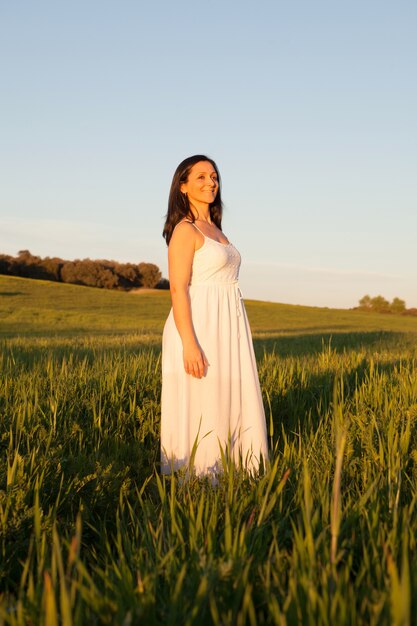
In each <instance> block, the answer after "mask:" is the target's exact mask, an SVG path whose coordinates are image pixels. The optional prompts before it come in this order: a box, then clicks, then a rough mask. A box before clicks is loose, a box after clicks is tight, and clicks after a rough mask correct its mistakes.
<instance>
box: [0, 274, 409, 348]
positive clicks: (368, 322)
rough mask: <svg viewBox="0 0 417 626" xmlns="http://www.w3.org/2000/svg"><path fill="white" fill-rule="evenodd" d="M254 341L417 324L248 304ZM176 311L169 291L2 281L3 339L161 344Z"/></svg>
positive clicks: (357, 313)
mask: <svg viewBox="0 0 417 626" xmlns="http://www.w3.org/2000/svg"><path fill="white" fill-rule="evenodd" d="M245 304H246V309H247V312H248V316H249V320H250V323H251V327H252V331H253V335H254V337H255V338H259V339H273V338H279V337H282V336H288V335H293V334H297V335H317V334H318V335H323V333H325V334H329V333H332V334H335V333H342V334H346V333H358V332H362V333H366V332H380V331H388V332H401V333H402V332H417V319H416V318H411V317H405V316H401V315H381V314H377V313H366V312H361V311H351V310H345V309H328V308H319V307H306V306H297V305H290V304H277V303H271V302H260V301H255V300H246V301H245ZM170 306H171V300H170V295H169V293H168V292H166V291H156V292H153V293H143V294H141V293H127V292H120V291H110V290H105V289H94V288H90V287H83V286H79V285H69V284H62V283H54V282H49V281H42V280H31V279H27V278H16V277H11V276H0V337H1V336H2V337H13V336H16V335H19V336H22V337H28V336H29V337H30V336H32V337H36V336H38V337H39V336H51V335H52V336H61V337H65V336H67V337H68V336H69V337H71V336H74V335H77V336H79V335H91V334H94V335H107V336H108V335H120V334H132V333H133V334H134V335H136V336H137V335H143V336H144V337H148V338H149V339H153V340H155V341H157V340H158V338H159V337H160V335H161V333H162V329H163V325H164V322H165V319H166V317H167V315H168V312H169V309H170Z"/></svg>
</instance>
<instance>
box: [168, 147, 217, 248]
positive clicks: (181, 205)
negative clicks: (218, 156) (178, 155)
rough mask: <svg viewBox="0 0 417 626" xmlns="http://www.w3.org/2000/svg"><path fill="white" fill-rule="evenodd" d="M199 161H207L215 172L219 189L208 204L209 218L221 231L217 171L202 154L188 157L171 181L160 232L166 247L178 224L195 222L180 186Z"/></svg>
mask: <svg viewBox="0 0 417 626" xmlns="http://www.w3.org/2000/svg"><path fill="white" fill-rule="evenodd" d="M200 161H208V162H209V163H211V164H212V166H213V167H214V169H215V170H216V174H217V179H218V182H219V188H218V191H217V195H216V197H215V199H214V202H212V203H211V204H210V218H211V221H212V222H214V223H215V224H216V226H217V228H219V229H220V230H221V229H222V215H223V203H222V195H221V180H220V173H219V170H218V168H217V165H216V164H215V162H214V161H213V160H212V159H209V158H208V157H206V156H204V154H195V155H194V156H191V157H188V159H184V161H181V163H180V164H179V165H178V167H177V169H176V170H175V174H174V177H173V179H172V183H171V190H170V192H169V199H168V211H167V214H166V216H165V217H166V220H165V226H164V230H163V232H162V236H163V237H164V238H165V241H166V242H167V245H168V244H169V242H170V241H171V237H172V233H173V231H174V228H175V226H176V225H177V224H178V222H180V221H181V220H183V219H184V217H186V218H187V219H189V220H190V221H191V222H194V221H195V217H194V215H193V213H192V211H191V207H190V201H189V199H188V196H186V195H184V194H183V193H181V185H182V184H183V183H186V182H187V180H188V176H189V174H190V170H191V168H192V167H193V165H195V164H196V163H199V162H200Z"/></svg>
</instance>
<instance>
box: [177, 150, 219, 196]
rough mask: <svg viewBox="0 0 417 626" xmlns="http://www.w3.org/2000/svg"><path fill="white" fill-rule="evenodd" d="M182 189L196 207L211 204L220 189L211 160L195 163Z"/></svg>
mask: <svg viewBox="0 0 417 626" xmlns="http://www.w3.org/2000/svg"><path fill="white" fill-rule="evenodd" d="M180 189H181V192H182V193H186V194H187V196H188V199H189V201H190V202H191V204H193V205H194V206H196V207H198V206H202V205H208V204H211V203H212V202H214V200H215V198H216V195H217V192H218V190H219V181H218V179H217V174H216V170H215V169H214V167H213V166H212V164H211V163H210V162H209V161H199V162H198V163H195V165H193V167H192V168H191V170H190V173H189V174H188V180H187V182H186V183H183V184H182V185H181V188H180Z"/></svg>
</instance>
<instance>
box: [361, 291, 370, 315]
mask: <svg viewBox="0 0 417 626" xmlns="http://www.w3.org/2000/svg"><path fill="white" fill-rule="evenodd" d="M359 308H360V309H366V310H368V311H370V309H371V296H369V295H366V296H363V298H361V299H360V300H359Z"/></svg>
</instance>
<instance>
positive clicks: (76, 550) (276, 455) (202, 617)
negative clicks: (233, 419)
mask: <svg viewBox="0 0 417 626" xmlns="http://www.w3.org/2000/svg"><path fill="white" fill-rule="evenodd" d="M169 306H170V303H169V294H167V293H163V292H161V293H155V294H140V295H139V294H138V295H134V294H126V293H119V292H105V291H101V290H94V289H89V288H85V287H77V286H71V285H60V284H57V283H47V282H43V281H30V280H26V279H18V278H11V277H0V342H1V348H2V349H1V356H0V411H1V423H0V446H1V465H0V551H1V553H0V624H10V625H19V626H21V625H27V624H29V625H31V624H32V625H36V626H37V625H38V624H39V625H45V626H52V625H57V624H63V625H64V626H70V625H77V626H81V625H82V626H90V625H95V624H110V625H112V624H117V625H119V624H120V625H126V626H128V625H135V624H146V625H148V624H149V625H152V624H172V625H175V626H177V625H181V624H187V625H192V624H199V625H200V626H202V625H204V624H216V625H222V626H223V625H225V626H227V625H237V626H239V625H242V626H243V625H245V624H250V625H251V626H252V625H256V624H259V625H261V624H277V625H280V626H285V625H288V626H290V625H293V624H307V625H315V624H328V625H331V626H333V625H339V624H340V625H342V624H351V625H365V624H366V625H368V624H369V625H375V626H376V625H378V626H379V625H381V624H382V625H385V624H386V625H388V624H394V625H398V626H400V625H404V626H406V625H408V624H417V548H416V537H417V510H416V503H417V446H416V444H417V368H416V357H417V320H416V319H415V318H414V319H413V318H407V317H402V316H394V315H385V316H384V315H376V314H365V313H360V312H358V311H343V310H332V309H320V308H308V307H298V306H290V305H281V304H272V303H261V302H251V301H249V302H247V303H246V306H247V310H248V315H249V318H250V321H251V325H252V329H253V332H254V338H255V347H256V354H257V358H258V367H259V375H260V381H261V387H262V392H263V397H264V403H265V407H266V413H267V423H268V429H269V436H270V442H271V450H272V452H273V454H272V461H271V465H270V467H268V468H266V470H265V472H263V473H261V475H260V476H258V477H257V478H250V477H248V476H246V475H245V474H244V473H242V472H240V471H239V470H238V469H236V468H235V467H234V466H233V464H230V463H229V462H228V460H227V459H225V471H224V475H223V477H222V479H221V481H220V484H219V485H218V486H217V487H213V486H212V485H210V484H209V483H208V482H207V481H205V480H204V479H196V478H192V479H190V480H189V481H182V480H179V478H178V477H161V476H160V475H159V473H158V460H159V420H160V403H159V396H160V387H161V379H160V337H161V331H162V327H163V323H164V320H165V317H166V315H167V313H168V310H169Z"/></svg>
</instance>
